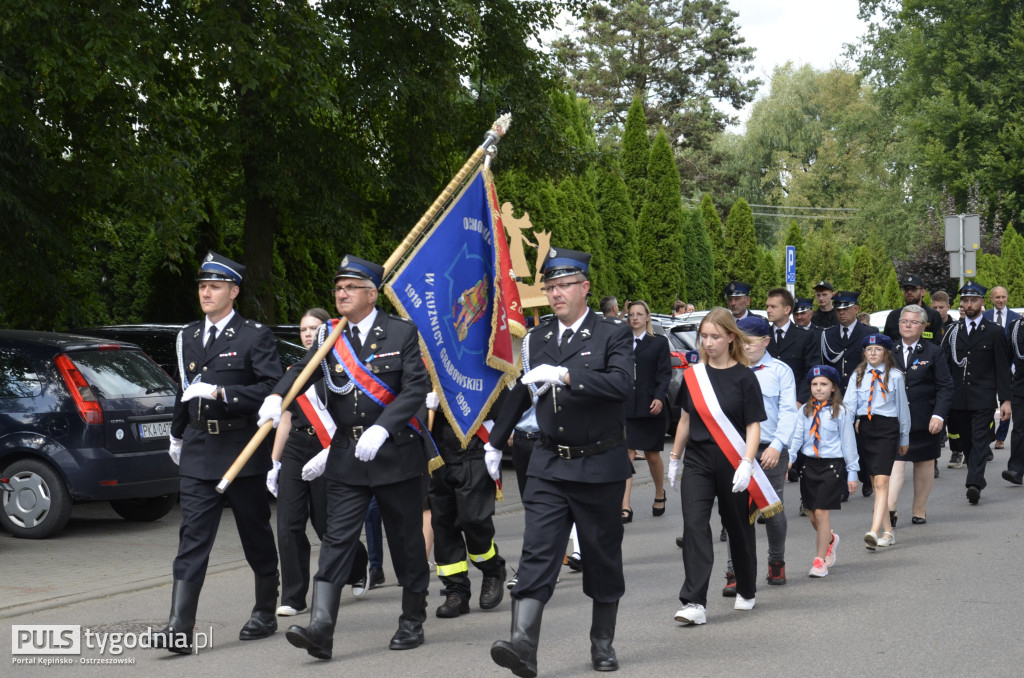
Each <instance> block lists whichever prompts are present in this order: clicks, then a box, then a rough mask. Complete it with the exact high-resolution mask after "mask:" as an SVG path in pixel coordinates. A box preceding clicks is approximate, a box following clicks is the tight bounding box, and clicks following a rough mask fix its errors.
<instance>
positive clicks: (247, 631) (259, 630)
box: [238, 572, 278, 640]
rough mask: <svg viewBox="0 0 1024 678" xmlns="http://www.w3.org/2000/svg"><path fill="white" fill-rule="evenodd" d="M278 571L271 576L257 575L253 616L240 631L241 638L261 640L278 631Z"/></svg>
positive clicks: (239, 636) (239, 637)
mask: <svg viewBox="0 0 1024 678" xmlns="http://www.w3.org/2000/svg"><path fill="white" fill-rule="evenodd" d="M277 583H278V575H277V572H275V573H274V574H272V575H270V576H269V577H256V604H255V605H254V606H253V608H252V616H251V617H249V621H247V622H245V626H243V627H242V630H241V631H239V632H238V639H239V640H259V639H260V638H266V637H268V636H271V635H273V634H274V632H275V631H277V614H275V612H274V609H275V608H276V607H277Z"/></svg>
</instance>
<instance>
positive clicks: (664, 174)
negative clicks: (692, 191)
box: [637, 131, 686, 313]
mask: <svg viewBox="0 0 1024 678" xmlns="http://www.w3.org/2000/svg"><path fill="white" fill-rule="evenodd" d="M682 232H683V207H682V200H681V197H680V194H679V170H678V169H677V168H676V163H675V160H674V159H673V157H672V148H671V147H670V146H669V143H668V137H666V136H665V132H664V131H661V132H658V135H657V136H656V137H655V138H654V145H653V146H652V148H651V160H650V163H648V166H647V196H646V199H645V200H644V204H643V209H641V210H640V218H639V220H638V221H637V234H638V237H639V242H640V263H641V266H642V268H643V272H644V275H645V276H646V277H647V290H648V292H649V294H650V299H649V303H650V305H651V310H652V311H654V312H660V313H664V312H667V311H670V310H671V308H672V303H673V302H674V301H675V300H676V299H684V298H685V297H686V277H685V272H684V266H685V265H686V259H685V255H684V254H683V251H684V249H685V248H686V245H685V244H684V243H683V241H682Z"/></svg>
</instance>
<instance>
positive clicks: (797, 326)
mask: <svg viewBox="0 0 1024 678" xmlns="http://www.w3.org/2000/svg"><path fill="white" fill-rule="evenodd" d="M793 327H795V328H797V329H798V330H803V331H804V332H810V331H811V328H810V327H807V326H806V325H797V324H796V323H793Z"/></svg>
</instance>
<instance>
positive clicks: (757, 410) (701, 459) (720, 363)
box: [669, 308, 765, 624]
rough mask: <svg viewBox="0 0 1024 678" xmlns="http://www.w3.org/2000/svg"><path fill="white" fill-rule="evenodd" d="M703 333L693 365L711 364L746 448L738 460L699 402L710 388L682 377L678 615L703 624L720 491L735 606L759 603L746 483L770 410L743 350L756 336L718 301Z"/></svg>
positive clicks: (675, 453)
mask: <svg viewBox="0 0 1024 678" xmlns="http://www.w3.org/2000/svg"><path fill="white" fill-rule="evenodd" d="M698 336H699V338H700V363H698V364H697V365H694V366H693V367H691V368H688V370H697V369H698V368H700V369H706V371H707V376H708V380H709V381H710V384H711V390H712V391H713V392H714V393H713V395H714V396H715V397H716V398H717V400H718V403H719V404H720V406H721V410H722V412H723V413H724V415H725V417H726V418H727V419H728V422H729V423H730V424H731V425H732V427H733V428H735V430H736V431H737V432H738V434H739V435H740V436H741V437H742V438H743V441H744V444H745V445H744V447H745V449H743V450H741V452H742V453H743V459H742V460H741V461H740V462H739V464H738V467H737V468H734V467H733V464H732V463H731V462H730V459H729V458H728V457H727V456H726V452H725V451H723V449H722V448H721V447H720V446H719V444H718V442H716V440H715V438H714V437H712V434H711V431H709V429H708V427H707V426H706V425H705V422H704V420H703V419H702V418H701V415H700V414H699V412H698V410H697V407H696V406H695V405H694V397H695V396H700V397H703V398H704V399H705V400H706V399H708V398H709V397H710V396H711V395H712V394H709V393H706V392H702V393H701V394H696V393H694V394H691V392H690V388H689V385H688V380H686V379H684V380H683V384H682V386H681V387H680V389H679V395H678V397H677V398H676V403H677V404H678V405H679V406H680V408H681V412H680V416H679V425H678V426H677V428H676V439H675V444H674V445H673V448H672V455H671V460H670V462H669V482H670V483H671V484H672V486H673V487H675V486H676V480H675V473H676V471H677V469H678V467H679V465H680V463H681V461H680V460H681V458H682V454H683V450H684V449H685V450H686V463H685V466H684V469H683V475H682V478H681V479H680V480H679V483H678V485H679V487H680V492H681V494H682V504H683V568H684V570H685V574H686V577H685V580H684V582H683V587H682V589H680V591H679V600H680V601H681V602H682V603H683V607H682V608H681V609H680V610H679V611H678V612H676V615H675V619H676V621H678V622H681V623H683V624H704V623H705V622H706V621H707V616H706V613H705V606H706V605H707V597H708V583H709V582H710V581H711V568H712V565H713V564H714V544H713V542H712V534H711V508H712V506H713V505H714V503H715V499H716V498H717V499H718V513H719V515H721V518H722V524H723V525H724V526H725V530H726V532H728V534H729V543H730V545H731V547H732V560H733V569H734V571H735V573H736V603H735V608H736V609H738V610H749V609H752V608H753V607H754V593H755V590H756V579H757V559H756V551H755V544H754V526H753V523H752V521H751V520H750V513H749V502H750V495H749V494H748V492H747V491H746V488H747V483H749V481H750V474H751V470H752V468H753V464H754V457H755V455H756V454H757V448H758V444H759V443H760V439H761V423H760V422H761V421H762V420H764V418H765V411H764V402H763V401H762V399H761V387H760V385H759V384H758V381H757V377H756V376H754V373H753V372H752V371H751V370H750V367H749V359H748V358H747V354H746V352H745V351H744V350H743V346H744V344H746V343H748V342H749V341H750V340H749V339H748V338H747V335H745V334H744V333H743V332H741V331H740V329H739V328H738V327H737V326H736V320H735V318H733V316H732V314H731V313H730V312H729V311H727V310H725V309H724V308H716V309H713V310H712V311H711V312H710V313H708V314H707V315H706V316H705V317H704V319H703V320H702V321H701V324H700V330H699V333H698ZM702 366H703V367H702Z"/></svg>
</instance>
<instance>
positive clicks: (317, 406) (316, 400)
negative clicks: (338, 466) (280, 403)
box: [295, 385, 338, 449]
mask: <svg viewBox="0 0 1024 678" xmlns="http://www.w3.org/2000/svg"><path fill="white" fill-rule="evenodd" d="M295 402H296V403H298V404H299V409H301V410H302V413H303V414H304V415H306V419H309V423H310V424H311V425H312V426H313V430H315V431H316V437H317V439H318V440H319V441H320V446H321V447H323V448H324V449H326V448H328V447H330V446H331V439H332V438H334V432H335V431H337V430H338V425H337V424H335V423H334V417H332V416H331V413H330V412H328V411H327V406H326V405H325V404H324V402H323V401H322V400H320V396H318V395H317V394H316V386H315V385H313V386H310V387H309V388H307V389H306V392H305V393H303V394H302V395H300V396H299V397H298V398H296V399H295Z"/></svg>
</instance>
